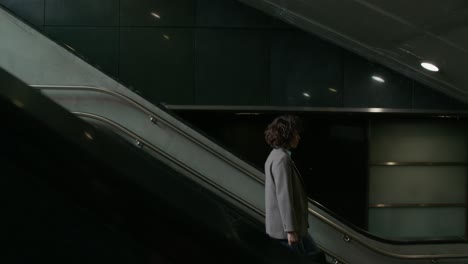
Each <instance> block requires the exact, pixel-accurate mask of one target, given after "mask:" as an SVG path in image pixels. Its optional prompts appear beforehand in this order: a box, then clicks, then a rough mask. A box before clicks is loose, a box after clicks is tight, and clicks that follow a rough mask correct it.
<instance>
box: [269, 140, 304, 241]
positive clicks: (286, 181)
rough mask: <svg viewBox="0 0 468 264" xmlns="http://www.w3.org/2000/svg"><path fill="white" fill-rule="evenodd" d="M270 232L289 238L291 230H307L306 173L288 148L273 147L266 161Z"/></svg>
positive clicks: (300, 232)
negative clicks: (297, 166)
mask: <svg viewBox="0 0 468 264" xmlns="http://www.w3.org/2000/svg"><path fill="white" fill-rule="evenodd" d="M265 211H266V212H265V226H266V233H267V234H268V235H269V236H270V237H272V238H276V239H287V238H288V236H287V232H291V231H296V232H297V233H298V234H299V235H300V236H304V235H306V233H307V228H308V227H309V223H308V204H307V193H306V191H305V187H304V182H303V179H302V176H301V175H300V174H299V171H298V170H297V168H296V166H295V165H294V162H293V161H292V160H291V158H290V157H289V153H288V152H287V150H285V149H282V148H277V149H273V150H272V151H271V153H270V155H269V156H268V158H267V160H266V162H265Z"/></svg>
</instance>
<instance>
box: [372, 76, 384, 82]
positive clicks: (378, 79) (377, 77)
mask: <svg viewBox="0 0 468 264" xmlns="http://www.w3.org/2000/svg"><path fill="white" fill-rule="evenodd" d="M372 80H374V81H376V82H380V83H384V82H385V80H384V79H383V78H382V77H380V76H377V75H372Z"/></svg>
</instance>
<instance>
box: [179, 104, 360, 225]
mask: <svg viewBox="0 0 468 264" xmlns="http://www.w3.org/2000/svg"><path fill="white" fill-rule="evenodd" d="M278 114H279V113H273V112H263V113H260V114H258V115H246V114H241V115H240V114H239V113H235V112H219V111H199V112H194V111H179V112H178V115H179V116H180V117H182V118H183V119H184V120H187V121H188V122H190V123H191V124H193V126H196V127H197V128H199V129H201V130H202V131H204V132H206V133H207V134H208V136H209V137H212V138H213V139H214V141H215V142H218V143H219V144H221V145H223V146H224V147H225V148H226V149H227V150H229V151H231V152H232V153H235V154H236V155H237V156H239V157H241V158H242V159H244V160H245V161H247V162H250V163H251V165H253V166H255V167H257V168H258V169H259V170H260V171H263V170H264V169H263V166H264V163H265V160H266V158H267V157H268V154H269V153H270V151H271V148H270V147H269V146H268V145H267V144H266V143H265V140H264V134H263V131H264V130H265V128H266V127H267V125H268V124H269V123H270V122H271V121H272V120H273V119H274V118H275V117H276V116H277V115H278ZM295 114H297V115H298V116H300V117H301V119H302V120H303V122H304V132H303V135H302V136H301V142H300V144H299V147H298V148H297V149H296V150H294V151H293V154H292V158H293V160H294V162H295V163H296V166H297V168H298V169H299V171H300V172H301V175H302V176H303V178H304V180H305V182H306V187H307V192H308V194H309V197H310V198H312V199H314V200H315V201H317V202H319V203H320V204H322V205H324V206H325V207H327V208H328V209H329V210H331V211H332V212H333V213H335V214H337V215H338V216H340V217H342V218H343V219H345V220H346V221H347V222H350V223H352V224H354V225H355V226H358V227H360V228H362V229H366V228H367V192H368V190H367V175H368V172H367V164H368V161H367V152H368V151H367V149H368V142H367V120H366V119H365V118H363V117H358V116H348V115H344V114H330V115H326V114H323V113H299V112H298V113H295Z"/></svg>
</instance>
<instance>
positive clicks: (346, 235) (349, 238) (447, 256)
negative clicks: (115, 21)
mask: <svg viewBox="0 0 468 264" xmlns="http://www.w3.org/2000/svg"><path fill="white" fill-rule="evenodd" d="M30 86H31V87H34V88H38V89H40V90H68V91H91V92H98V93H104V94H108V95H111V96H114V97H117V98H119V99H121V100H123V101H125V102H127V103H129V104H130V105H133V106H134V107H136V108H138V109H139V110H141V111H142V112H143V113H145V114H147V115H148V116H149V120H150V121H151V122H152V123H154V124H157V123H158V122H161V123H163V124H164V125H166V126H168V127H170V128H172V129H173V130H175V131H177V132H178V133H179V134H181V135H183V136H185V137H186V138H187V139H189V140H190V141H192V142H193V143H195V144H197V145H198V146H200V147H202V148H204V149H205V150H207V151H209V152H210V153H212V154H214V155H215V156H217V157H219V158H220V159H222V160H224V161H225V162H226V163H228V164H230V165H232V166H233V167H235V168H237V169H238V170H240V171H242V172H244V173H245V174H246V175H248V176H249V177H250V178H252V179H254V180H256V181H257V182H259V183H260V184H264V183H265V182H264V180H263V179H261V178H260V177H258V176H257V175H256V174H255V173H253V172H251V171H249V170H247V169H245V168H242V167H241V166H239V165H238V164H236V163H234V162H232V161H231V160H229V159H227V158H225V157H224V156H223V155H222V154H221V153H219V152H218V151H216V150H215V149H213V148H211V147H209V146H206V145H205V144H204V143H203V142H201V141H200V140H198V139H196V138H195V137H193V136H192V135H190V134H188V133H187V132H186V131H184V130H182V129H180V128H178V127H176V126H174V125H173V124H171V123H169V122H167V121H165V120H164V119H163V118H162V117H161V116H160V115H158V114H156V113H154V112H152V111H151V110H149V109H148V108H146V107H145V106H143V105H142V104H140V103H138V102H137V101H135V100H133V99H132V98H130V97H128V96H125V95H123V94H120V93H118V92H115V91H111V90H108V89H105V88H99V87H93V86H70V85H30ZM74 114H76V115H78V116H81V117H88V118H94V119H96V120H100V121H101V122H106V123H108V124H110V125H111V126H113V127H115V128H117V129H119V130H121V131H123V132H125V133H127V134H129V135H131V136H132V137H134V138H135V139H136V140H138V141H139V142H142V143H143V144H144V145H146V146H148V147H149V148H150V149H151V150H153V151H155V152H157V153H159V154H161V155H163V156H164V157H166V158H168V159H169V160H171V161H173V162H175V163H176V164H177V165H178V166H181V167H182V168H183V169H184V170H186V171H188V172H190V173H192V174H193V175H196V176H197V177H200V178H201V179H204V180H205V181H206V182H207V183H209V184H210V185H212V186H214V187H215V188H218V189H219V190H221V191H222V192H225V193H226V194H227V195H228V196H229V197H231V198H233V199H235V200H236V201H238V202H240V203H241V204H243V205H244V206H247V207H248V208H250V209H252V210H253V211H254V212H256V213H257V214H259V215H261V216H264V213H263V212H262V211H261V210H259V209H258V208H255V206H253V205H252V204H250V203H248V202H247V201H244V200H241V199H240V198H238V197H236V196H235V195H234V194H233V193H231V192H229V191H228V190H226V189H225V188H224V187H222V186H220V185H218V184H216V183H214V182H213V181H211V180H209V179H208V178H206V177H204V176H203V175H201V174H200V173H198V172H196V171H194V170H193V169H191V168H189V167H188V166H186V165H185V164H183V163H181V162H180V161H178V160H176V159H174V158H173V157H171V156H169V155H168V154H167V153H165V152H164V151H162V150H160V149H158V148H157V147H155V146H153V145H152V144H151V143H149V142H148V141H146V140H144V139H142V138H140V137H139V136H137V135H136V134H134V133H133V132H131V131H130V130H128V129H126V128H124V127H122V126H120V125H118V124H116V123H114V122H113V121H111V120H109V119H106V118H104V117H99V116H97V115H93V114H89V113H81V112H74ZM156 118H159V119H156ZM109 122H110V123H109ZM308 211H309V213H310V214H312V215H314V216H315V217H317V218H318V219H320V220H321V221H323V222H324V223H326V224H328V225H329V226H331V227H332V228H334V229H335V230H337V231H338V232H340V233H342V234H343V240H344V241H345V242H348V243H350V242H352V241H356V242H357V243H359V244H360V245H362V246H364V247H365V248H368V249H370V250H372V251H374V252H377V253H379V254H381V255H385V256H388V257H392V258H398V259H408V260H418V259H419V260H421V259H429V260H437V259H461V258H468V253H465V254H438V255H436V254H434V255H423V254H414V255H403V254H396V253H392V252H388V251H385V250H382V249H380V248H377V247H375V246H373V245H370V244H369V243H366V241H365V240H364V239H362V238H360V237H358V236H355V235H351V234H349V231H348V230H346V229H345V228H343V227H342V226H340V225H338V224H337V223H335V222H333V221H331V220H330V219H328V218H327V217H325V216H324V215H323V214H321V213H319V212H317V211H315V210H313V209H312V208H308Z"/></svg>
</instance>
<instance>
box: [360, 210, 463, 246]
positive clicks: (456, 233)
mask: <svg viewBox="0 0 468 264" xmlns="http://www.w3.org/2000/svg"><path fill="white" fill-rule="evenodd" d="M465 212H466V208H461V207H460V208H372V209H370V210H369V232H370V233H372V234H374V235H377V236H381V237H386V238H409V239H414V238H437V237H445V238H446V237H463V236H464V235H465V222H466V220H465V219H466V215H465Z"/></svg>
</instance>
